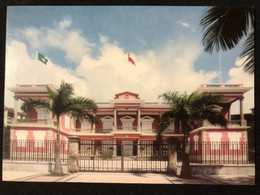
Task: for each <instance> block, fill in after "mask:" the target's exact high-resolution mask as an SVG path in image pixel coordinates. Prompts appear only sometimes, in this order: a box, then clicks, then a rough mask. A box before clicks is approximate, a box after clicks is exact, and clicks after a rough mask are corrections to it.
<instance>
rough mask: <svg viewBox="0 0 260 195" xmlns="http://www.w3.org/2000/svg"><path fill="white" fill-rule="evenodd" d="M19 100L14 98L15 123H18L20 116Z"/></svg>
mask: <svg viewBox="0 0 260 195" xmlns="http://www.w3.org/2000/svg"><path fill="white" fill-rule="evenodd" d="M17 110H18V98H17V97H16V96H14V118H13V123H17V115H18V111H17Z"/></svg>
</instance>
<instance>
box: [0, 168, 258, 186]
mask: <svg viewBox="0 0 260 195" xmlns="http://www.w3.org/2000/svg"><path fill="white" fill-rule="evenodd" d="M2 180H3V181H12V182H70V183H127V184H209V185H255V176H254V175H243V176H242V175H193V177H192V178H189V179H183V178H180V177H178V176H172V175H169V174H166V173H129V172H126V173H125V172H124V173H122V172H78V173H69V174H66V175H64V176H52V175H50V174H48V173H39V172H22V171H6V170H3V174H2Z"/></svg>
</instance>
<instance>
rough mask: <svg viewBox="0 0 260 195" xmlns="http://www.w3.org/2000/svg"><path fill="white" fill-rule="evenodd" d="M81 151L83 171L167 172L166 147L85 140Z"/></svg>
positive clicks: (147, 142)
mask: <svg viewBox="0 0 260 195" xmlns="http://www.w3.org/2000/svg"><path fill="white" fill-rule="evenodd" d="M79 147H80V148H79V159H78V162H79V168H80V171H126V172H166V171H167V164H168V162H167V159H168V149H167V144H155V143H153V142H152V141H150V142H149V141H146V142H142V143H139V144H138V143H136V142H133V141H118V142H117V143H116V144H114V143H110V142H109V141H102V142H101V141H95V142H94V141H92V142H91V141H86V140H84V141H83V140H82V141H81V142H80V145H79Z"/></svg>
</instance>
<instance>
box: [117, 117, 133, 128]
mask: <svg viewBox="0 0 260 195" xmlns="http://www.w3.org/2000/svg"><path fill="white" fill-rule="evenodd" d="M120 120H121V122H122V127H123V130H129V129H132V128H133V122H134V120H135V118H133V117H131V116H124V117H122V118H120ZM126 123H131V127H127V128H126V129H124V126H125V125H124V124H126ZM128 128H129V129H128Z"/></svg>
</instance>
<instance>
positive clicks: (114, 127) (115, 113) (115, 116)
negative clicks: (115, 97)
mask: <svg viewBox="0 0 260 195" xmlns="http://www.w3.org/2000/svg"><path fill="white" fill-rule="evenodd" d="M115 130H117V110H116V108H115V109H114V125H113V131H115Z"/></svg>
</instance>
